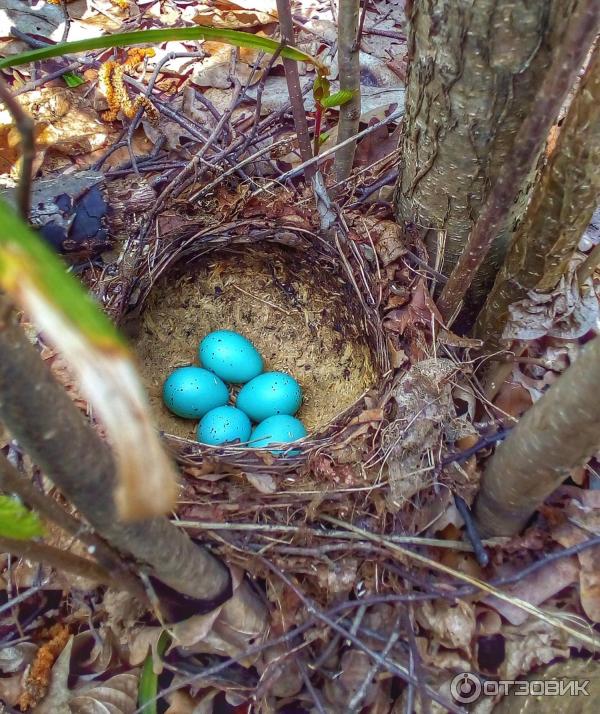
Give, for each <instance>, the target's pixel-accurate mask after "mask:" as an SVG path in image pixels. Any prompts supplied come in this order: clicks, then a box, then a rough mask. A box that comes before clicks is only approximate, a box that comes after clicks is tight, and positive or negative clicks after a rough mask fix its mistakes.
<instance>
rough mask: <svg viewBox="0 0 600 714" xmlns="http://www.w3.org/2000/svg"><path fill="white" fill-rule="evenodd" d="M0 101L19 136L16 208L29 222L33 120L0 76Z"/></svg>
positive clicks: (33, 150) (33, 144)
mask: <svg viewBox="0 0 600 714" xmlns="http://www.w3.org/2000/svg"><path fill="white" fill-rule="evenodd" d="M0 99H1V100H2V101H3V102H4V104H5V105H6V108H7V109H8V111H9V112H10V114H11V116H12V118H13V119H14V122H15V125H16V127H17V130H18V132H19V134H20V136H21V175H20V176H19V185H18V187H17V207H18V209H19V212H20V213H21V216H22V217H23V220H24V221H27V222H29V209H30V206H31V179H32V175H33V159H34V158H35V136H34V134H33V119H32V118H31V117H30V116H29V114H27V113H26V112H24V111H23V108H22V107H21V105H20V104H19V102H17V100H16V99H15V98H14V97H13V95H12V94H11V92H10V90H9V88H8V86H7V85H6V82H5V81H4V80H3V79H2V77H1V76H0Z"/></svg>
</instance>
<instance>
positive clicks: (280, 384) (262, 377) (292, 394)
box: [236, 372, 302, 421]
mask: <svg viewBox="0 0 600 714" xmlns="http://www.w3.org/2000/svg"><path fill="white" fill-rule="evenodd" d="M300 404H302V390H301V389H300V385H299V384H298V382H296V380H295V379H294V378H293V377H290V375H289V374H285V373H284V372H264V373H263V374H259V375H258V377H254V379H253V380H252V381H250V382H248V384H245V385H244V386H243V387H242V389H241V390H240V393H239V394H238V397H237V400H236V406H237V408H238V409H241V410H242V411H244V412H246V414H247V415H248V416H249V417H250V419H252V420H253V421H262V420H263V419H266V418H267V417H270V416H274V415H275V414H290V415H292V414H295V413H296V412H297V411H298V409H300Z"/></svg>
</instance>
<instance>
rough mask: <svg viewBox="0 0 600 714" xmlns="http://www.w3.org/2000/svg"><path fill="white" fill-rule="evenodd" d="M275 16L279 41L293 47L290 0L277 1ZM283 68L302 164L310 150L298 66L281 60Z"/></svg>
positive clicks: (311, 173)
mask: <svg viewBox="0 0 600 714" xmlns="http://www.w3.org/2000/svg"><path fill="white" fill-rule="evenodd" d="M277 14H278V16H279V28H280V31H281V39H282V41H283V42H285V44H286V46H287V47H293V46H294V23H293V20H292V11H291V8H290V0H277ZM282 61H283V68H284V69H285V79H286V82H287V86H288V93H289V95H290V102H291V104H292V114H293V116H294V125H295V127H296V135H297V137H298V148H299V149H300V158H301V159H302V162H303V163H304V162H306V161H309V160H310V159H311V158H312V155H313V154H312V149H311V146H310V135H309V133H308V122H307V121H306V110H305V109H304V101H303V99H302V88H301V87H300V77H299V75H298V64H297V63H296V61H295V60H292V59H286V58H285V57H283V58H282ZM314 174H315V168H314V167H313V165H312V164H309V165H308V166H306V167H305V170H304V176H305V178H306V180H307V182H308V181H310V179H311V178H312V177H313V176H314Z"/></svg>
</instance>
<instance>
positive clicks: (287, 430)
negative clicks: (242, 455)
mask: <svg viewBox="0 0 600 714" xmlns="http://www.w3.org/2000/svg"><path fill="white" fill-rule="evenodd" d="M304 436H306V429H305V428H304V424H303V423H302V422H301V421H300V419H296V417H293V416H290V415H289V414H275V416H270V417H268V418H267V419H265V420H264V421H261V423H260V424H258V425H257V426H255V427H254V430H253V431H252V434H251V435H250V444H249V446H250V447H251V448H253V449H264V448H265V447H267V446H270V445H271V444H288V443H290V442H291V441H296V440H297V439H302V438H303V437H304ZM283 451H285V450H284V449H272V450H271V453H272V454H281V453H282V452H283ZM286 453H288V454H289V455H290V456H295V455H296V454H298V453H300V452H299V451H297V450H293V451H289V452H286Z"/></svg>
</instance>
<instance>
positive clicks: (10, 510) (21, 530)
mask: <svg viewBox="0 0 600 714" xmlns="http://www.w3.org/2000/svg"><path fill="white" fill-rule="evenodd" d="M43 534H44V529H43V528H42V524H41V523H40V519H39V518H38V517H37V515H36V514H35V513H32V512H31V511H30V510H29V509H27V508H25V506H24V505H23V504H22V503H21V502H20V501H18V500H17V499H16V498H13V497H12V496H0V536H4V537H5V538H16V539H17V540H29V539H30V538H36V537H38V536H41V535H43Z"/></svg>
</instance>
